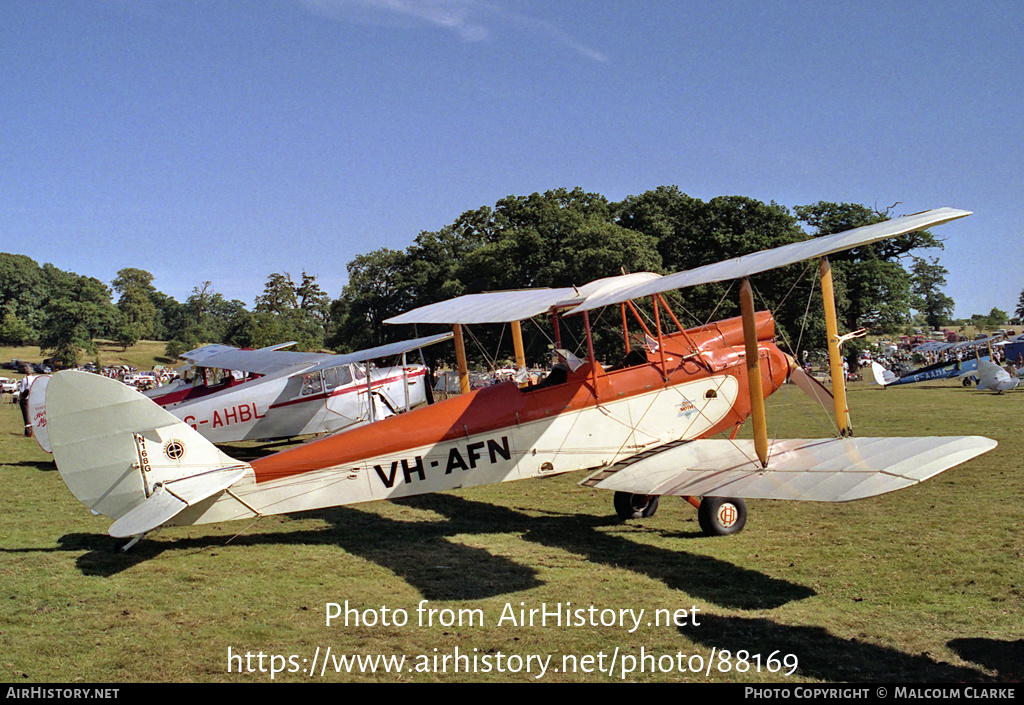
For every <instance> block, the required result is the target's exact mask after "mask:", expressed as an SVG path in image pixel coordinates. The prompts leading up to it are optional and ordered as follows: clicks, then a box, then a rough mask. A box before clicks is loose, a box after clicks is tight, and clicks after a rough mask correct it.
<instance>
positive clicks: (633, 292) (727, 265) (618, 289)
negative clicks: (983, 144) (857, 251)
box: [384, 208, 971, 324]
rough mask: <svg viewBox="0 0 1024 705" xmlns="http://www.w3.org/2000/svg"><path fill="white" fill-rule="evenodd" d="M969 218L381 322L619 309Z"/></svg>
mask: <svg viewBox="0 0 1024 705" xmlns="http://www.w3.org/2000/svg"><path fill="white" fill-rule="evenodd" d="M970 214H971V212H970V211H964V210H958V209H956V208H937V209H934V210H930V211H923V212H921V213H915V214H913V215H908V216H904V217H902V218H895V219H893V220H887V221H884V222H882V223H875V224H874V225H865V226H864V227H861V228H854V229H853V230H847V231H845V232H841V233H836V234H834V235H825V236H823V237H816V238H811V239H809V240H804V241H803V242H794V243H791V244H789V245H783V246H782V247H776V248H773V249H770V250H762V251H760V252H755V253H753V254H749V255H744V256H742V257H736V258H734V259H730V260H725V261H723V262H717V263H715V264H709V265H706V266H704V267H697V268H696V269H690V270H686V271H683V272H676V273H675V274H669V275H666V276H660V275H658V274H654V273H651V272H639V273H636V274H624V275H622V276H618V277H608V278H605V279H598V280H596V281H593V282H590V283H589V284H587V285H586V286H581V287H567V288H563V289H527V290H519V291H499V292H491V293H484V294H469V295H467V296H460V297H458V298H456V299H451V300H450V301H441V302H439V303H436V304H430V305H428V306H422V307H420V308H417V309H413V310H412V311H408V312H406V313H403V314H401V315H399V316H395V317H394V318H389V319H387V320H386V321H384V322H385V323H447V324H453V323H460V324H472V323H507V322H510V321H521V320H523V319H525V318H531V317H533V316H536V315H539V314H541V313H545V312H547V311H550V310H551V309H553V308H571V310H570V311H569V313H581V312H583V311H589V310H591V309H595V308H599V307H601V306H608V305H610V304H617V303H622V302H624V301H630V300H632V299H638V298H642V297H644V296H651V295H652V294H659V293H663V292H666V291H672V290H674V289H682V288H685V287H689V286H697V285H698V284H709V283H711V282H717V281H724V280H727V279H737V278H740V277H746V276H750V275H752V274H758V273H760V272H765V271H768V270H769V269H775V268H777V267H784V266H786V265H789V264H795V263H797V262H802V261H803V260H807V259H813V258H818V257H824V256H826V255H830V254H833V253H835V252H842V251H843V250H850V249H853V248H855V247H862V246H864V245H869V244H871V243H873V242H878V241H879V240H884V239H886V238H891V237H897V236H899V235H905V234H907V233H910V232H914V231H916V230H924V229H925V228H930V227H933V226H935V225H941V224H942V223H947V222H949V221H951V220H956V219H957V218H963V217H964V216H968V215H970Z"/></svg>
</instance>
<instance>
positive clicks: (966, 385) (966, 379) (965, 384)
mask: <svg viewBox="0 0 1024 705" xmlns="http://www.w3.org/2000/svg"><path fill="white" fill-rule="evenodd" d="M963 384H964V386H965V387H970V386H971V378H970V377H964V382H963Z"/></svg>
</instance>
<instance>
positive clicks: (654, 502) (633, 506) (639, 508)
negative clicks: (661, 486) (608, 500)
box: [614, 492, 658, 519]
mask: <svg viewBox="0 0 1024 705" xmlns="http://www.w3.org/2000/svg"><path fill="white" fill-rule="evenodd" d="M614 504H615V513H616V514H618V515H619V517H621V518H622V519H646V518H647V517H650V516H654V513H655V512H656V511H658V495H655V494H650V495H648V494H630V493H629V492H616V493H615V499H614Z"/></svg>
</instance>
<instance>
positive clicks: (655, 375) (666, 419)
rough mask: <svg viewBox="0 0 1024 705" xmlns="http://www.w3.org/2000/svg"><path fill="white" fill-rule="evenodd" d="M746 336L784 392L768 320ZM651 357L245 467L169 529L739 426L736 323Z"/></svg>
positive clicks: (382, 494)
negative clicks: (221, 492) (242, 474)
mask: <svg viewBox="0 0 1024 705" xmlns="http://www.w3.org/2000/svg"><path fill="white" fill-rule="evenodd" d="M758 330H759V331H760V333H759V336H758V338H759V356H760V357H761V361H762V364H761V369H762V379H761V380H760V384H761V386H762V389H763V391H764V395H765V396H767V395H769V394H771V393H772V392H773V391H775V390H776V389H778V388H779V387H780V386H781V385H782V384H783V383H784V382H785V380H786V378H787V375H788V373H789V363H788V359H787V357H786V355H785V354H784V353H783V352H782V351H781V350H779V348H778V347H776V346H775V344H774V342H773V338H774V325H773V321H772V319H771V316H770V315H769V314H768V313H761V314H759V315H758ZM687 339H688V340H687ZM684 341H685V342H684ZM692 345H696V348H697V350H698V351H699V354H698V355H694V354H692V350H693V348H692V347H691V346H692ZM663 349H664V363H662V355H661V351H658V352H653V353H652V352H646V353H645V355H646V358H647V360H646V361H645V362H641V363H640V364H634V365H632V366H629V367H621V368H618V369H605V368H603V367H602V366H601V365H600V363H595V365H596V366H591V365H590V364H584V365H582V366H581V367H579V368H578V369H577V370H576V371H575V372H568V373H567V377H566V379H565V381H564V382H560V383H558V384H552V385H550V386H548V385H546V384H544V383H541V384H539V385H535V386H532V387H523V388H520V387H519V386H517V385H516V384H515V383H514V382H505V383H501V384H496V385H493V386H491V387H486V388H483V389H479V390H477V391H474V392H470V393H469V394H463V395H460V396H457V397H453V398H450V399H447V400H445V401H442V402H439V403H436V404H434V405H432V406H429V407H425V408H421V409H417V410H414V411H412V412H409V413H406V414H402V415H399V416H395V417H391V418H388V419H384V420H383V421H380V422H378V423H375V424H371V425H369V426H364V427H361V428H356V429H351V430H348V431H345V432H343V433H340V434H336V435H334V436H331V437H328V438H325V439H322V440H319V441H314V442H311V443H307V444H305V445H303V446H300V447H298V448H294V449H291V450H287V451H283V452H280V453H277V454H274V455H271V456H268V457H265V458H260V459H257V460H254V461H252V462H251V467H252V474H251V476H249V477H248V478H246V479H244V480H243V481H242V482H239V483H236V484H235V485H234V486H233V487H232V492H231V494H228V495H225V496H223V497H221V498H220V499H219V500H218V501H217V502H215V503H213V504H212V505H211V506H207V507H201V506H197V507H193V508H190V509H188V510H186V511H185V512H183V513H182V514H181V515H180V516H179V517H178V520H180V522H181V523H193V522H209V521H220V520H227V519H236V518H243V517H245V516H252V515H253V514H254V512H253V511H252V510H256V511H258V512H260V513H264V512H270V511H272V512H274V513H280V512H291V511H301V510H308V509H315V508H320V507H327V506H335V505H342V504H352V503H356V502H364V501H370V500H377V499H388V498H397V497H406V496H411V495H417V494H424V493H429V492H438V491H443V490H450V489H455V488H459V487H469V486H474V485H483V484H491V483H496V482H505V481H510V480H518V479H525V478H532V477H541V476H545V475H554V474H558V473H564V472H570V471H574V470H583V469H588V468H600V467H602V466H606V465H610V464H612V463H615V462H617V461H619V460H622V459H625V458H628V457H631V456H634V455H636V454H637V453H639V452H641V451H643V450H644V449H645V448H648V447H653V446H657V445H661V444H664V443H666V442H669V441H674V440H680V439H695V438H704V437H707V436H711V435H715V434H717V433H720V432H722V431H725V430H728V429H730V428H734V427H736V426H738V425H739V424H742V423H743V421H744V420H745V419H746V418H747V416H749V414H750V403H749V396H748V394H747V391H746V388H747V383H748V379H747V365H746V364H745V352H744V347H743V332H742V325H741V323H740V319H738V318H735V319H729V320H726V321H721V322H718V323H715V324H712V325H709V326H704V327H701V328H696V329H692V330H688V331H686V333H685V334H683V333H677V334H675V335H670V336H665V337H664V339H663ZM663 364H664V366H663ZM175 523H178V521H176V522H175Z"/></svg>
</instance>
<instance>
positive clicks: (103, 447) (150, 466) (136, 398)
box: [46, 371, 251, 537]
mask: <svg viewBox="0 0 1024 705" xmlns="http://www.w3.org/2000/svg"><path fill="white" fill-rule="evenodd" d="M46 422H47V428H48V431H49V440H50V445H51V446H52V448H53V458H54V461H56V463H57V469H58V470H59V471H60V475H61V477H62V478H63V479H64V482H65V483H66V484H67V486H68V489H70V490H71V493H72V494H73V495H75V497H77V498H78V499H79V501H81V502H82V503H83V504H85V506H87V507H89V509H91V510H93V512H95V513H97V514H104V515H106V516H108V517H110V518H111V519H113V520H114V523H113V524H112V525H111V526H110V530H109V533H110V535H111V536H115V537H129V536H140V535H142V534H144V533H146V532H148V531H152V530H153V529H156V528H159V527H160V526H162V525H163V524H165V523H167V522H168V521H170V520H171V519H172V518H174V517H175V516H176V515H178V514H179V513H180V512H182V511H183V510H185V509H186V508H187V507H189V506H192V505H194V504H196V503H197V502H200V501H202V500H204V499H207V498H209V497H212V496H214V495H216V494H218V493H220V492H222V491H224V490H225V489H227V488H228V487H230V486H231V485H233V484H234V483H235V482H237V481H238V480H240V479H241V478H242V477H243V476H245V474H246V473H247V472H249V473H251V468H250V466H249V465H248V464H247V463H241V462H239V461H236V460H234V459H233V458H230V457H228V456H227V455H225V454H224V453H221V452H220V451H219V450H217V448H216V447H214V446H213V444H211V443H210V442H209V441H207V440H206V439H205V438H203V437H202V436H201V435H200V434H199V433H198V432H197V431H195V430H194V429H193V428H192V427H191V426H189V425H187V424H185V423H182V422H181V421H179V420H178V419H176V418H175V417H174V416H172V415H171V414H169V413H168V412H166V411H164V410H163V409H162V408H160V407H159V406H157V405H156V404H155V403H153V402H152V401H150V400H149V399H147V398H146V397H144V396H142V395H141V394H139V393H138V392H136V391H135V390H133V389H131V388H129V387H127V386H125V385H123V384H121V383H120V382H118V381H116V380H112V379H108V378H106V377H102V376H99V375H95V374H89V373H85V372H73V371H69V372H60V373H57V374H55V375H54V376H53V378H52V379H51V380H50V381H49V384H48V385H47V388H46Z"/></svg>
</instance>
